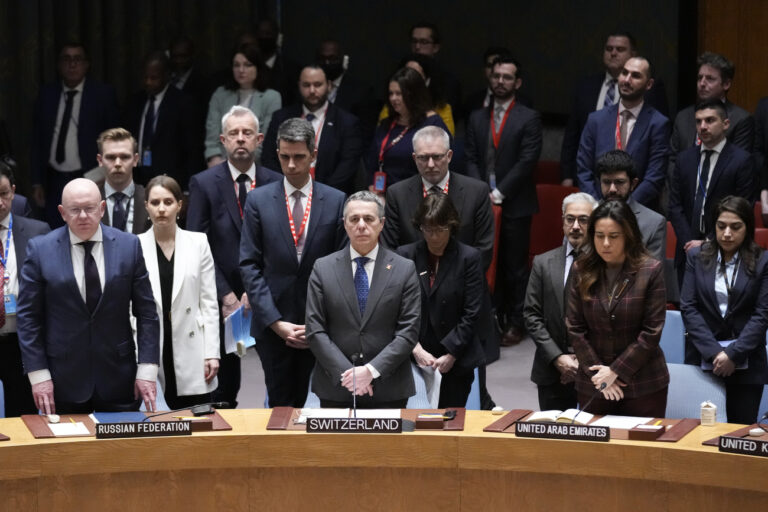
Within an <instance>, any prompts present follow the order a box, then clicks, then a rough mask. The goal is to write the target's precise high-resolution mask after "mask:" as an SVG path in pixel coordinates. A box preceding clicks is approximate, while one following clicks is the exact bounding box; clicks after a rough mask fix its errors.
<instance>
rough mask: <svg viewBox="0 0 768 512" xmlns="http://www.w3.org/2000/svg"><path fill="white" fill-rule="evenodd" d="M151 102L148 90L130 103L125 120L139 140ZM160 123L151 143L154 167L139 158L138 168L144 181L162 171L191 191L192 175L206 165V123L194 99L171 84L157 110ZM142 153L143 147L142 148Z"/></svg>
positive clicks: (128, 128) (132, 98)
mask: <svg viewBox="0 0 768 512" xmlns="http://www.w3.org/2000/svg"><path fill="white" fill-rule="evenodd" d="M146 104H147V93H146V92H143V91H142V92H138V93H136V94H134V95H133V96H132V97H131V99H130V100H129V102H128V106H127V108H126V110H125V115H124V116H123V122H124V123H125V127H126V129H127V130H128V131H130V132H131V133H132V134H133V136H134V137H135V138H136V140H137V141H138V140H139V134H140V133H141V127H142V126H141V125H142V113H143V112H144V108H145V107H146ZM155 115H156V119H157V123H156V125H155V131H154V134H153V137H152V141H151V143H150V147H151V149H152V166H151V167H143V166H142V161H141V159H139V167H138V168H137V169H136V171H137V172H138V173H139V174H140V176H141V180H143V181H144V182H146V181H149V178H151V177H154V176H157V175H159V174H168V175H169V176H171V177H173V178H174V179H175V180H176V181H178V182H179V185H181V188H182V189H183V190H187V186H188V182H189V177H190V176H191V175H192V173H193V172H195V171H197V170H198V169H199V168H200V167H201V166H202V164H203V125H201V124H200V118H201V116H200V114H199V112H198V111H197V110H196V107H195V105H194V103H193V101H192V99H191V98H190V97H189V96H187V95H185V94H184V93H182V92H181V91H179V90H178V89H177V88H176V87H174V86H173V85H169V86H168V88H167V89H166V91H165V95H164V96H163V101H162V102H161V103H160V107H159V108H158V109H157V112H156V114H155ZM139 155H140V156H141V148H139Z"/></svg>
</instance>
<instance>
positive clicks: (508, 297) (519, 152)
mask: <svg viewBox="0 0 768 512" xmlns="http://www.w3.org/2000/svg"><path fill="white" fill-rule="evenodd" d="M520 75H521V69H520V64H519V63H518V62H517V61H516V60H515V59H514V58H512V57H508V56H506V57H500V58H499V59H497V60H496V61H495V63H494V65H493V74H492V75H491V86H492V88H493V95H494V100H493V105H492V106H491V107H489V108H487V109H478V110H475V111H474V112H472V114H471V115H470V117H469V121H468V122H467V140H466V151H467V174H468V175H469V176H472V177H474V178H477V179H480V180H482V181H484V182H486V183H489V184H490V188H491V201H492V202H494V203H496V204H500V205H501V207H502V219H501V240H500V245H501V246H500V257H499V261H500V262H501V268H500V275H501V279H502V284H503V293H501V294H499V297H500V301H498V302H497V304H500V305H501V304H503V305H504V307H499V308H498V309H499V311H504V312H506V316H507V319H506V320H507V321H506V323H507V332H506V333H505V335H504V339H503V340H502V343H505V344H514V343H518V342H520V341H521V340H522V338H523V336H524V332H525V331H524V326H523V316H522V314H523V301H524V299H525V283H526V282H528V245H529V240H530V234H531V233H530V232H531V216H532V215H533V214H534V213H536V212H537V211H538V209H539V205H538V201H537V200H536V186H535V185H534V182H533V171H534V168H535V166H536V162H537V161H538V159H539V155H540V154H541V140H542V139H541V131H542V127H541V118H540V116H539V114H538V112H535V111H533V110H531V109H529V108H527V107H525V106H523V105H518V104H517V103H516V97H515V91H516V90H517V89H518V88H519V87H520V84H521V83H522V79H521V76H520ZM500 288H502V287H500Z"/></svg>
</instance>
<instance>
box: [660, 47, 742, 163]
mask: <svg viewBox="0 0 768 512" xmlns="http://www.w3.org/2000/svg"><path fill="white" fill-rule="evenodd" d="M697 64H698V66H699V72H698V75H697V77H696V103H701V102H702V101H706V100H718V101H720V102H722V103H723V105H725V112H726V115H727V118H728V120H729V123H730V128H729V129H728V134H727V138H728V140H729V141H730V142H732V143H733V144H734V145H736V146H738V147H740V148H741V149H743V150H744V151H746V152H747V153H752V145H753V143H754V137H755V121H754V119H753V118H752V116H751V115H750V114H749V112H747V111H746V110H744V109H743V108H741V107H739V106H738V105H734V104H733V103H731V102H730V101H728V98H727V95H728V90H729V89H730V88H731V85H732V83H733V77H734V75H735V73H736V68H735V67H734V65H733V63H732V62H731V61H730V60H728V59H727V58H725V57H724V56H723V55H719V54H717V53H711V52H704V53H702V54H701V55H700V56H699V59H698V61H697ZM695 110H696V109H695V105H689V106H688V107H686V108H684V109H683V110H681V111H680V112H678V113H677V117H675V124H674V127H673V128H672V138H671V139H670V141H669V146H670V150H671V151H670V157H669V158H670V166H669V167H670V170H671V169H672V165H673V164H674V162H675V159H676V158H677V156H678V154H679V153H680V152H681V151H683V150H685V149H688V148H689V147H691V146H699V145H700V144H701V141H700V140H699V139H698V137H697V131H696V120H695Z"/></svg>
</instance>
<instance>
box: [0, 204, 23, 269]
mask: <svg viewBox="0 0 768 512" xmlns="http://www.w3.org/2000/svg"><path fill="white" fill-rule="evenodd" d="M11 219H13V229H11V236H12V237H13V249H14V251H15V252H16V268H17V269H19V271H20V270H21V266H22V265H23V264H24V259H25V258H26V256H27V255H26V254H25V252H26V251H25V250H24V248H26V247H27V235H26V233H25V232H24V226H22V225H20V224H19V223H18V222H17V217H16V216H15V215H12V216H11ZM0 243H1V244H3V252H5V240H0ZM18 273H20V272H18Z"/></svg>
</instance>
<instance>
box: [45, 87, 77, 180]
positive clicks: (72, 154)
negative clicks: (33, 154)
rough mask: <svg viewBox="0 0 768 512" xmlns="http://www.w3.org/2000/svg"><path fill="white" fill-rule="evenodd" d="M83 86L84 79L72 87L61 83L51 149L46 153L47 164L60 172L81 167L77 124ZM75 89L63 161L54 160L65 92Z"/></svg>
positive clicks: (64, 102) (65, 96) (65, 103)
mask: <svg viewBox="0 0 768 512" xmlns="http://www.w3.org/2000/svg"><path fill="white" fill-rule="evenodd" d="M84 88H85V79H83V81H82V82H80V83H79V84H77V85H76V86H75V87H73V88H71V89H70V88H69V87H67V86H66V85H64V84H63V83H62V84H61V97H60V98H59V110H58V111H57V112H56V124H55V125H54V127H53V139H52V140H51V150H50V151H49V154H48V164H49V165H50V166H51V167H53V168H54V169H56V170H57V171H60V172H71V171H78V170H80V169H82V167H83V164H82V163H81V161H80V149H79V147H78V144H77V126H78V124H79V123H80V103H81V101H82V98H83V89H84ZM68 91H77V94H75V96H74V97H73V98H72V117H70V118H69V128H67V138H66V139H65V141H64V161H63V162H61V163H59V162H57V161H56V143H57V142H58V141H59V132H60V131H61V119H62V118H63V117H64V109H65V108H66V105H67V92H68Z"/></svg>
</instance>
